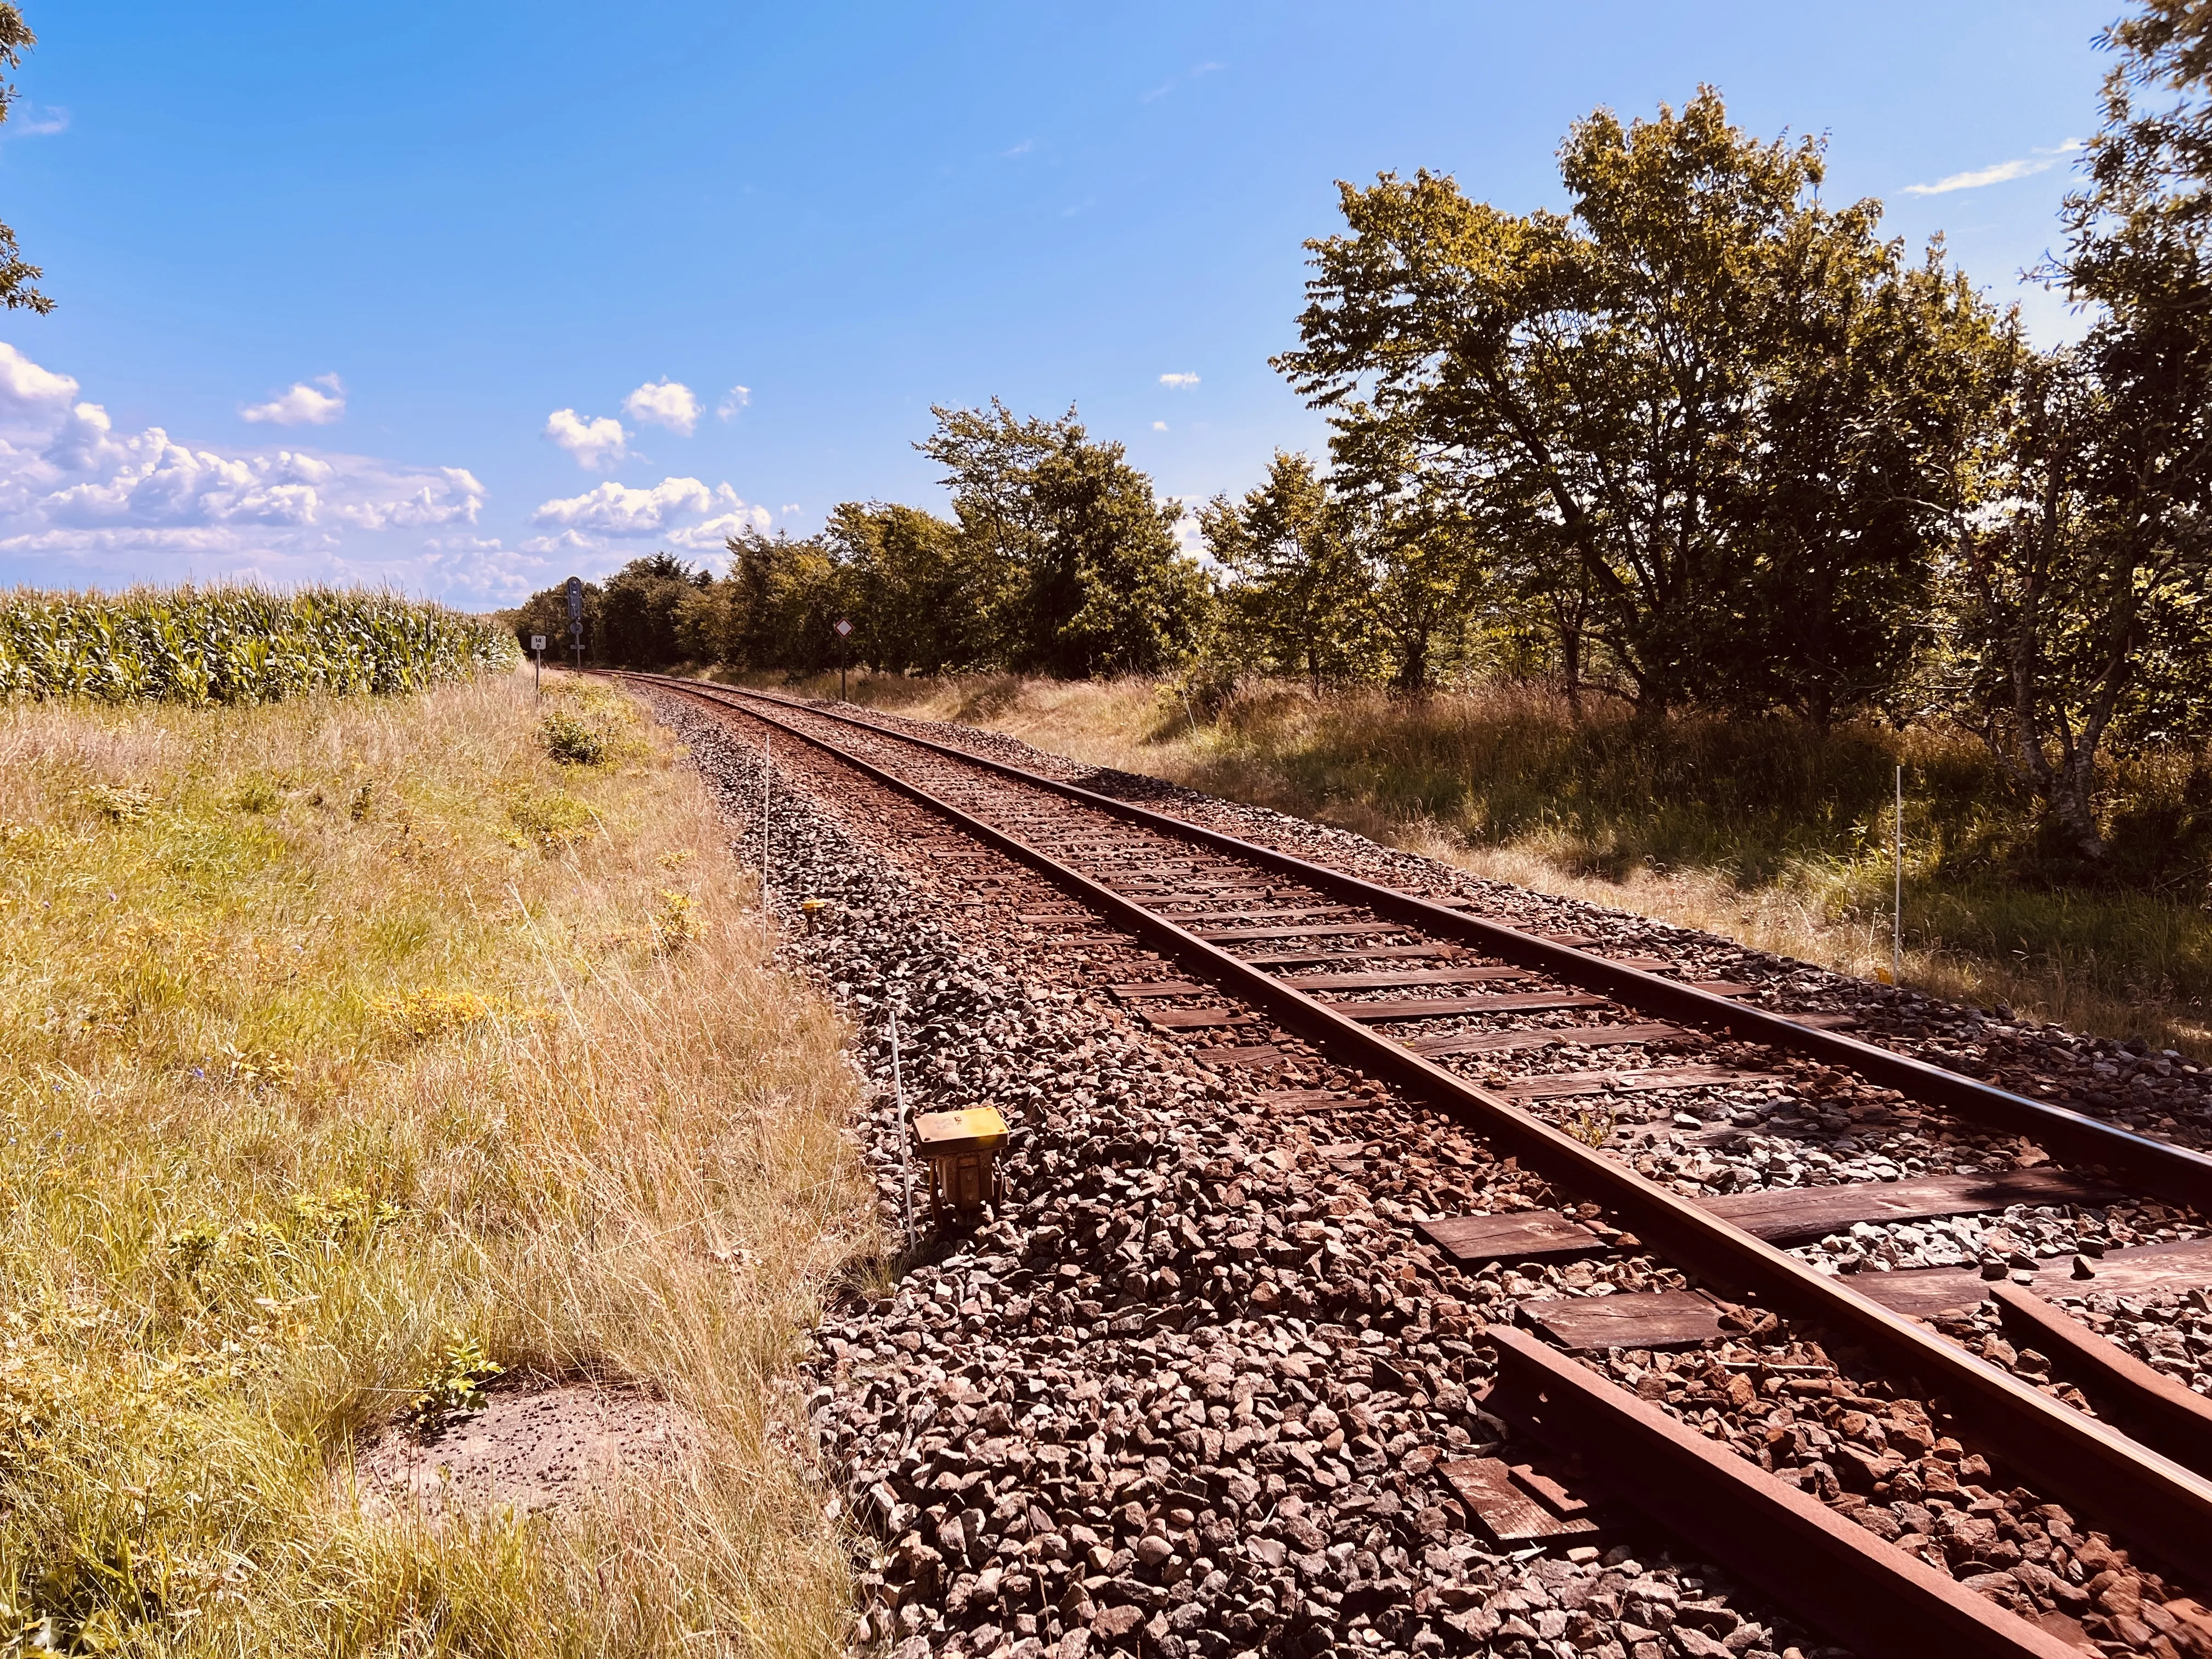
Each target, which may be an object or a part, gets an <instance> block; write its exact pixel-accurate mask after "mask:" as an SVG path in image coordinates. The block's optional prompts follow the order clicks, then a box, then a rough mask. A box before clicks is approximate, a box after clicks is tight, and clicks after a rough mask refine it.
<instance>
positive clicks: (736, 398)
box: [714, 386, 753, 420]
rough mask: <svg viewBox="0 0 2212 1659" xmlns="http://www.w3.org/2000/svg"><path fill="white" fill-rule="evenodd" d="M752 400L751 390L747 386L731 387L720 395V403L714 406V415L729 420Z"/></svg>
mask: <svg viewBox="0 0 2212 1659" xmlns="http://www.w3.org/2000/svg"><path fill="white" fill-rule="evenodd" d="M752 400H753V389H752V388H751V387H750V386H732V387H731V388H730V389H729V390H728V391H727V392H724V393H723V394H722V401H721V402H720V403H719V404H715V405H714V413H715V414H716V415H717V416H720V418H721V419H723V420H729V419H731V418H732V416H735V415H736V414H737V412H738V410H741V409H743V408H744V406H745V405H746V404H749V403H750V402H752Z"/></svg>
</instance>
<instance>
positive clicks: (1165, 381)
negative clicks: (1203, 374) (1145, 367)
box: [1160, 374, 1198, 392]
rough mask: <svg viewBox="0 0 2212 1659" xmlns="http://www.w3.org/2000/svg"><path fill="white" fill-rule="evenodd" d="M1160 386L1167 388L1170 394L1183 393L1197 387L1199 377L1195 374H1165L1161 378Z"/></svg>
mask: <svg viewBox="0 0 2212 1659" xmlns="http://www.w3.org/2000/svg"><path fill="white" fill-rule="evenodd" d="M1160 384H1161V385H1162V386H1165V387H1167V388H1168V389H1169V390H1170V392H1181V391H1184V390H1187V389H1188V388H1189V387H1191V386H1196V385H1197V384H1198V376H1197V375H1195V374H1163V375H1161V376H1160Z"/></svg>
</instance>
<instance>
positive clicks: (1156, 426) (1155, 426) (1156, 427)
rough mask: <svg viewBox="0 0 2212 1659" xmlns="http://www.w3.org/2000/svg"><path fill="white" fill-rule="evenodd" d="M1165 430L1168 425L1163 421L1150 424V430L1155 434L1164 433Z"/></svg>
mask: <svg viewBox="0 0 2212 1659" xmlns="http://www.w3.org/2000/svg"><path fill="white" fill-rule="evenodd" d="M1167 429H1168V423H1167V422H1165V421H1154V422H1152V430H1153V431H1155V432H1164V431H1166V430H1167Z"/></svg>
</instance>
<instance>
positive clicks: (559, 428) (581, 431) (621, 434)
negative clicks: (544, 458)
mask: <svg viewBox="0 0 2212 1659" xmlns="http://www.w3.org/2000/svg"><path fill="white" fill-rule="evenodd" d="M545 435H546V436H547V437H549V438H550V439H551V440H552V441H554V442H555V443H556V444H558V445H560V446H561V447H562V448H563V449H565V450H567V451H568V453H570V454H571V455H574V457H575V458H576V464H577V465H579V466H581V467H583V468H584V469H585V470H586V471H592V472H596V471H599V468H600V467H602V466H604V465H611V463H613V462H616V461H618V460H620V459H623V456H624V455H626V454H628V453H629V447H628V446H629V433H627V432H625V431H623V425H622V422H620V421H617V419H615V417H614V416H611V415H601V416H596V417H595V418H592V419H590V420H586V418H585V417H584V416H580V415H579V414H577V413H576V411H575V410H573V409H556V410H554V411H553V412H552V413H551V414H550V415H548V416H546V417H545Z"/></svg>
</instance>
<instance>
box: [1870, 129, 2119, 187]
mask: <svg viewBox="0 0 2212 1659" xmlns="http://www.w3.org/2000/svg"><path fill="white" fill-rule="evenodd" d="M2085 148H2087V146H2085V145H2084V144H2083V143H2082V142H2081V140H2080V139H2079V138H2069V139H2068V140H2067V141H2066V142H2065V143H2063V144H2061V145H2059V146H2058V148H2057V149H2039V150H2037V151H2036V152H2035V154H2034V155H2023V156H2020V157H2018V158H2016V159H2015V160H2013V161H1999V162H1997V163H1996V165H1995V166H1994V167H1979V168H1977V169H1976V170H1975V171H1973V172H1972V173H1952V174H1951V175H1950V176H1949V177H1948V178H1945V179H1937V180H1936V182H1935V183H1934V184H1932V185H1906V186H1905V194H1906V195H1907V196H1948V195H1949V194H1950V193H1951V192H1952V191H1954V190H1979V189H1981V188H1982V186H1983V185H2007V184H2010V183H2011V182H2012V181H2013V180H2014V179H2032V178H2033V177H2034V176H2035V175H2036V174H2037V173H2048V172H2049V171H2050V170H2051V168H2052V167H2057V165H2058V158H2059V157H2060V156H2062V155H2073V154H2074V153H2075V151H2076V150H2080V149H2085Z"/></svg>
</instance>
